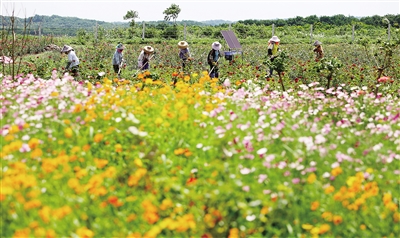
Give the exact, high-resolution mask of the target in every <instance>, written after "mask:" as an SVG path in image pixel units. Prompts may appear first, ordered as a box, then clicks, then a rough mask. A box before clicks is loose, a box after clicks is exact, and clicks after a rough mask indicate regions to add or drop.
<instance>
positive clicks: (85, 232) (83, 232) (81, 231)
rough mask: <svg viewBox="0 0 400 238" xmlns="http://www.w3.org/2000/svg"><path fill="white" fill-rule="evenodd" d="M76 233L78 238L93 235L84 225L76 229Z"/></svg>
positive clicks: (89, 237)
mask: <svg viewBox="0 0 400 238" xmlns="http://www.w3.org/2000/svg"><path fill="white" fill-rule="evenodd" d="M76 234H77V235H78V236H79V237H80V238H92V237H93V236H94V232H93V231H91V230H89V229H88V228H86V227H81V228H79V229H78V230H77V231H76Z"/></svg>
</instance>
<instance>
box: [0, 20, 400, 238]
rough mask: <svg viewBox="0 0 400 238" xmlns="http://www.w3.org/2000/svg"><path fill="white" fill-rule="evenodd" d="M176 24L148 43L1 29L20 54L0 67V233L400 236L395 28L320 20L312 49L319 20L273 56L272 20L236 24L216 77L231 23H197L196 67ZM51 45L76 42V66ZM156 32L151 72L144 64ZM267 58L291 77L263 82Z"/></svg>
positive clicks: (290, 34)
mask: <svg viewBox="0 0 400 238" xmlns="http://www.w3.org/2000/svg"><path fill="white" fill-rule="evenodd" d="M365 26H366V25H362V28H359V29H358V30H359V31H360V32H361V31H363V30H365V28H364V27H365ZM169 27H176V28H177V29H181V28H180V27H181V26H179V25H176V26H171V25H168V24H167V23H164V24H159V25H155V26H154V27H152V28H150V29H153V31H154V32H153V34H154V37H155V38H151V39H146V40H139V41H134V40H132V41H128V39H129V37H128V36H127V34H129V31H128V30H126V29H124V28H115V29H112V31H106V30H105V31H104V32H103V35H101V34H98V35H97V36H96V37H97V39H96V38H95V37H94V34H92V33H90V32H88V31H85V30H83V29H82V30H80V31H79V34H77V36H75V37H66V36H63V37H55V36H42V37H39V36H30V35H16V36H15V37H11V38H9V33H7V31H3V32H2V46H7V47H4V48H2V49H1V50H2V53H3V54H5V55H19V56H20V65H21V67H20V68H19V69H17V70H16V71H17V72H16V71H15V69H14V64H9V63H5V62H2V64H1V65H2V72H1V76H0V85H1V87H0V93H1V96H0V101H1V105H2V106H1V107H0V119H1V121H2V124H1V127H0V143H1V146H0V159H1V160H2V163H1V173H0V182H1V184H2V189H1V190H0V206H1V210H2V211H3V212H2V216H1V236H4V237H32V236H34V237H48V238H53V237H87V238H91V237H135V238H137V237H157V236H160V237H204V238H206V237H207V238H208V237H231V238H236V237H317V236H326V237H373V236H379V237H398V235H399V234H400V210H399V205H400V201H399V199H398V198H399V197H400V190H399V189H398V185H399V184H400V180H399V174H400V170H399V167H398V166H397V165H398V163H399V160H400V157H399V151H400V147H399V144H400V139H399V133H400V113H399V100H400V90H399V89H400V64H399V62H400V49H399V48H400V47H399V46H400V35H399V32H398V31H396V30H394V31H393V32H392V33H393V34H392V36H391V40H390V42H388V41H387V40H388V36H387V33H386V32H385V31H384V28H381V27H372V26H371V28H368V27H367V29H369V30H371V31H370V32H368V34H363V35H362V36H361V37H362V38H360V39H358V40H355V41H354V42H353V41H351V40H349V39H347V38H346V37H348V34H347V33H346V31H344V29H343V28H346V26H337V27H332V28H328V27H327V28H325V26H323V25H320V27H316V32H318V35H316V37H318V39H323V40H322V41H323V44H324V50H325V56H324V58H323V59H322V60H319V61H315V60H314V55H313V51H312V49H313V47H312V45H311V44H310V43H309V40H310V39H309V36H308V35H305V36H302V35H301V34H302V31H303V30H304V29H307V27H306V26H285V27H276V28H275V31H276V32H277V34H278V35H279V36H280V38H281V44H280V48H281V49H282V51H281V52H280V55H279V56H278V57H277V58H276V60H274V61H273V63H271V62H269V61H267V62H269V63H265V58H266V55H267V52H266V42H267V40H268V39H269V37H268V38H267V39H265V37H264V38H254V37H256V36H257V33H256V32H253V31H254V29H260V30H261V29H265V28H266V27H265V26H263V27H259V28H258V27H257V26H255V25H251V26H249V25H246V24H243V23H238V24H237V25H236V26H235V28H234V30H235V32H236V33H237V34H242V35H243V37H245V39H244V40H241V43H242V47H243V48H242V51H241V52H236V53H237V54H235V55H234V56H233V57H232V58H231V59H229V60H228V59H224V58H221V61H219V69H220V78H210V77H209V74H208V72H207V69H208V67H207V64H206V56H207V53H208V52H209V50H210V44H211V43H212V42H213V41H215V39H220V38H219V37H221V36H220V32H219V31H218V30H220V29H222V28H223V27H222V26H220V27H212V26H206V27H197V26H196V27H193V29H195V30H193V32H192V33H193V35H195V36H196V35H197V34H198V35H201V36H204V38H202V39H201V37H199V38H197V39H196V41H190V42H189V43H190V50H191V53H192V58H193V60H192V61H190V62H188V64H187V65H186V68H185V69H184V70H183V69H182V68H181V67H182V64H181V62H180V59H179V57H178V48H177V40H176V39H174V40H164V39H162V38H157V37H159V35H158V34H161V33H160V32H164V31H166V30H167V29H168V28H169ZM268 30H269V29H268ZM342 31H343V32H344V33H343V34H344V35H340V34H337V33H340V32H342ZM110 32H111V33H110ZM194 32H195V33H194ZM246 33H248V34H247V35H248V36H246ZM374 33H376V34H377V35H376V36H375V35H373V34H374ZM108 34H110V35H108ZM210 34H211V35H210ZM261 34H264V35H268V34H269V31H268V33H265V32H263V33H261ZM335 34H336V35H335ZM346 34H347V35H346ZM193 35H192V36H193ZM371 35H372V36H371ZM105 36H112V37H105ZM165 37H166V36H165ZM178 37H181V35H178ZM210 37H213V38H210ZM330 37H332V39H330ZM192 39H193V38H192ZM117 42H123V43H124V46H125V49H124V58H125V60H126V63H127V67H126V68H124V69H123V70H122V72H121V79H119V78H118V77H117V75H116V74H115V73H114V71H113V68H112V65H111V58H112V55H113V53H114V51H115V45H116V44H117ZM221 42H223V41H221ZM50 43H51V44H55V45H63V44H69V45H71V46H73V48H74V49H75V52H76V54H77V56H78V57H79V58H80V62H81V63H80V76H79V77H76V78H73V77H71V76H69V75H68V74H65V75H62V74H61V73H60V72H63V71H64V69H63V67H64V66H65V63H66V58H65V55H62V54H60V52H59V51H58V50H50V51H45V52H43V47H44V46H46V45H47V44H50ZM148 44H149V45H151V46H152V47H154V49H155V54H154V57H153V58H152V60H151V61H150V65H151V66H150V70H148V71H140V70H137V67H136V65H137V56H138V54H139V53H140V51H141V50H142V47H143V46H144V45H148ZM226 49H227V47H226V46H225V45H224V48H223V49H222V50H221V51H222V52H223V51H225V50H226ZM269 67H272V68H273V69H274V70H276V71H277V72H278V76H273V77H269V78H267V79H265V78H264V76H265V74H266V73H267V71H268V68H269ZM378 89H379V90H378Z"/></svg>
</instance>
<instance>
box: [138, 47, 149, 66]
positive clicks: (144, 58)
mask: <svg viewBox="0 0 400 238" xmlns="http://www.w3.org/2000/svg"><path fill="white" fill-rule="evenodd" d="M149 60H150V54H146V53H145V52H144V50H142V51H141V52H140V55H139V57H138V66H139V68H142V67H143V65H145V64H146V63H147V64H149V63H148V61H149Z"/></svg>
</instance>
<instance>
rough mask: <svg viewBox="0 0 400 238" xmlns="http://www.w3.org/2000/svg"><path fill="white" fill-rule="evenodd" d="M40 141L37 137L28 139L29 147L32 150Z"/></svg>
mask: <svg viewBox="0 0 400 238" xmlns="http://www.w3.org/2000/svg"><path fill="white" fill-rule="evenodd" d="M39 143H40V140H39V139H37V138H32V139H30V140H29V141H28V145H29V148H31V149H32V150H33V149H35V148H36V147H37V146H38V145H39Z"/></svg>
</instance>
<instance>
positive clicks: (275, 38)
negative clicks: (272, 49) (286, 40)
mask: <svg viewBox="0 0 400 238" xmlns="http://www.w3.org/2000/svg"><path fill="white" fill-rule="evenodd" d="M269 41H273V42H279V41H281V40H279V38H278V37H277V36H273V37H272V38H271V39H269Z"/></svg>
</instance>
